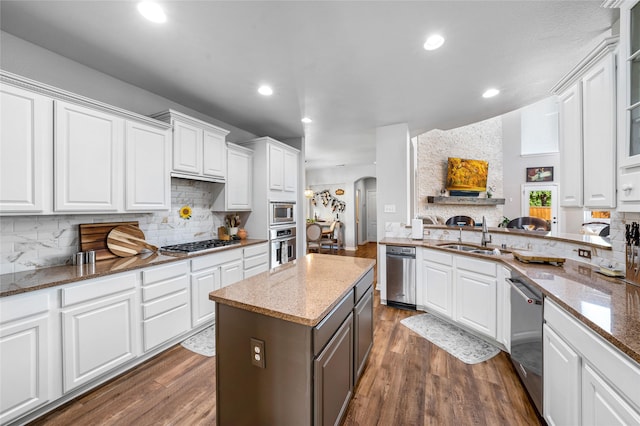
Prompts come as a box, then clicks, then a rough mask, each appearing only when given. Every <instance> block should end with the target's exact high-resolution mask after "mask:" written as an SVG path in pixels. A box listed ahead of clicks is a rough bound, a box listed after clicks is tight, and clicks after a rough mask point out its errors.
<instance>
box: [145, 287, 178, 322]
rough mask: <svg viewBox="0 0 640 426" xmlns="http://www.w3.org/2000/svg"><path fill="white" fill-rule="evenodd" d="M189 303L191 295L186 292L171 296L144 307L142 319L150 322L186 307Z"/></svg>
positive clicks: (146, 304)
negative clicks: (152, 319)
mask: <svg viewBox="0 0 640 426" xmlns="http://www.w3.org/2000/svg"><path fill="white" fill-rule="evenodd" d="M188 302H189V294H188V292H187V291H186V290H184V291H181V292H179V293H175V294H172V295H169V296H167V297H163V298H160V299H157V300H154V301H153V302H150V303H145V304H144V305H143V306H142V319H143V320H148V319H149V318H152V317H155V316H156V315H159V314H162V313H164V312H167V311H170V310H172V309H175V308H178V307H180V306H182V305H186V304H187V303H188Z"/></svg>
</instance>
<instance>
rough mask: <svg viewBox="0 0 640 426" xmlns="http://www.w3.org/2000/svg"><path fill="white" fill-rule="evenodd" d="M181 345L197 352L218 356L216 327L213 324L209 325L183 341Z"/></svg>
mask: <svg viewBox="0 0 640 426" xmlns="http://www.w3.org/2000/svg"><path fill="white" fill-rule="evenodd" d="M181 345H182V346H183V347H184V348H186V349H189V350H190V351H191V352H195V353H197V354H200V355H204V356H216V327H215V325H212V326H211V327H207V328H205V329H204V330H202V331H201V332H199V333H198V334H194V335H193V336H191V337H189V338H188V339H187V340H185V341H183V342H182V343H181Z"/></svg>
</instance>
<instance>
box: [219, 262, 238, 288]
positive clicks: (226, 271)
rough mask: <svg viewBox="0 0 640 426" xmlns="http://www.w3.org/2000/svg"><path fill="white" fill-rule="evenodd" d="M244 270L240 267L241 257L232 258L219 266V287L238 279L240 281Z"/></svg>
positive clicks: (235, 281)
mask: <svg viewBox="0 0 640 426" xmlns="http://www.w3.org/2000/svg"><path fill="white" fill-rule="evenodd" d="M243 277H244V271H243V269H242V257H239V258H238V259H235V260H232V261H230V262H227V263H225V264H223V265H221V266H220V287H226V286H228V285H231V284H233V283H237V282H238V281H242V279H243Z"/></svg>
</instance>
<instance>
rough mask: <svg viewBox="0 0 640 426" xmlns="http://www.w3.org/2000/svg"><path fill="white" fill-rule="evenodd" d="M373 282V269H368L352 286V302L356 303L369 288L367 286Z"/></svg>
mask: <svg viewBox="0 0 640 426" xmlns="http://www.w3.org/2000/svg"><path fill="white" fill-rule="evenodd" d="M372 284H373V269H369V272H367V273H366V274H365V275H364V277H362V278H360V281H358V283H357V284H356V285H355V287H354V293H353V295H354V298H353V300H354V303H358V301H359V300H360V299H361V298H362V296H364V295H365V294H366V292H367V290H369V287H371V285H372Z"/></svg>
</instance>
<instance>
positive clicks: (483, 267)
mask: <svg viewBox="0 0 640 426" xmlns="http://www.w3.org/2000/svg"><path fill="white" fill-rule="evenodd" d="M456 267H457V268H458V269H466V270H467V271H471V272H476V273H478V274H483V275H489V276H492V277H495V276H496V275H497V270H496V264H495V263H494V262H488V261H486V260H480V259H475V258H473V257H467V256H457V257H456Z"/></svg>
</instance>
